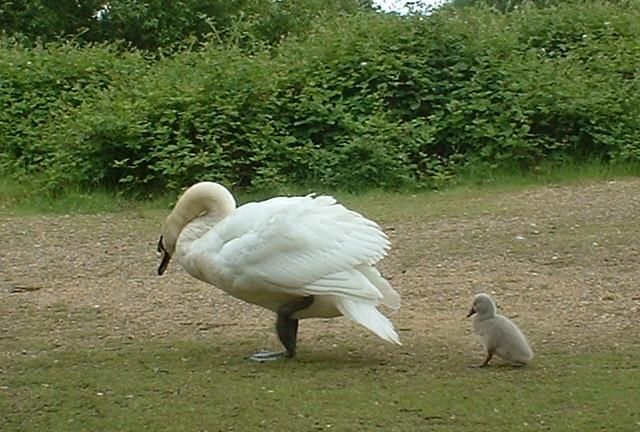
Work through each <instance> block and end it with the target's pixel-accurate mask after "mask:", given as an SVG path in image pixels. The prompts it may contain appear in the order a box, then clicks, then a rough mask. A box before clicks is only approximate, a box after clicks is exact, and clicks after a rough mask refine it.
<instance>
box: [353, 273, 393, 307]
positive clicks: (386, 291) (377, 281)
mask: <svg viewBox="0 0 640 432" xmlns="http://www.w3.org/2000/svg"><path fill="white" fill-rule="evenodd" d="M358 270H360V273H362V274H363V275H364V276H365V277H366V278H367V279H368V280H369V282H371V283H372V284H373V286H375V287H376V288H377V289H378V291H380V294H382V300H381V301H380V303H382V304H383V305H385V306H388V307H390V308H391V309H399V308H400V294H398V291H396V290H394V289H393V287H392V286H391V284H390V283H389V281H387V280H386V279H385V278H384V277H383V276H382V275H381V274H380V272H379V271H378V269H376V268H375V267H373V266H360V267H359V268H358Z"/></svg>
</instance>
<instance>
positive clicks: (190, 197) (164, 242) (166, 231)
mask: <svg viewBox="0 0 640 432" xmlns="http://www.w3.org/2000/svg"><path fill="white" fill-rule="evenodd" d="M235 208H236V200H235V199H234V198H233V195H231V192H229V191H228V190H227V189H226V188H225V187H224V186H222V185H219V184H218V183H212V182H201V183H197V184H195V185H193V186H191V187H190V188H189V189H187V190H186V191H185V192H184V193H183V194H182V196H181V197H180V199H179V200H178V202H177V203H176V205H175V207H174V208H173V210H172V211H171V213H170V214H169V216H168V217H167V219H166V220H165V222H164V225H163V226H162V233H161V235H160V240H159V241H158V253H160V255H161V260H160V266H159V267H158V274H159V275H162V274H163V273H164V272H165V270H166V269H167V267H168V266H169V261H171V257H172V256H173V254H174V253H175V251H176V244H177V243H178V237H179V236H180V233H181V232H182V229H183V228H184V227H185V226H186V225H187V224H188V223H189V222H191V221H192V220H194V219H196V218H198V217H200V216H211V217H212V220H213V221H214V222H218V221H220V220H222V219H224V218H225V217H226V216H227V215H229V214H231V213H232V212H233V211H234V210H235Z"/></svg>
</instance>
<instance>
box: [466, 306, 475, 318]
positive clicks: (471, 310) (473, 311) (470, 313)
mask: <svg viewBox="0 0 640 432" xmlns="http://www.w3.org/2000/svg"><path fill="white" fill-rule="evenodd" d="M474 313H476V310H475V309H474V308H473V306H471V309H469V313H468V314H467V318H469V317H470V316H471V315H473V314H474Z"/></svg>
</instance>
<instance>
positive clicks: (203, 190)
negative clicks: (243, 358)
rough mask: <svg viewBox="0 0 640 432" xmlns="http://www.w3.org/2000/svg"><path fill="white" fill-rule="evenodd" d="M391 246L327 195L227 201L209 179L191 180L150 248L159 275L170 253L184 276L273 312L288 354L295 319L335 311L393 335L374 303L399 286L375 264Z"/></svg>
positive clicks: (389, 299) (386, 300)
mask: <svg viewBox="0 0 640 432" xmlns="http://www.w3.org/2000/svg"><path fill="white" fill-rule="evenodd" d="M389 247H390V242H389V240H388V238H387V236H386V235H385V234H384V233H383V232H382V230H381V229H380V227H379V226H378V225H377V224H376V223H375V222H373V221H371V220H369V219H366V218H365V217H363V216H362V215H360V214H358V213H356V212H354V211H351V210H348V209H346V208H345V207H343V206H342V205H340V204H337V203H336V201H335V199H334V198H332V197H329V196H318V197H314V196H305V197H278V198H272V199H269V200H266V201H262V202H257V203H248V204H245V205H242V206H240V207H238V208H236V202H235V199H234V198H233V196H232V195H231V193H230V192H229V191H228V190H227V189H226V188H224V187H223V186H221V185H219V184H217V183H211V182H202V183H198V184H195V185H193V186H191V187H190V188H189V189H187V191H186V192H185V193H184V194H183V195H182V196H181V197H180V199H179V200H178V202H177V203H176V205H175V207H174V209H173V211H172V212H171V214H169V216H168V217H167V219H166V221H165V223H164V226H163V229H162V235H161V237H160V241H159V242H158V251H159V252H160V253H161V254H162V261H161V263H160V267H158V274H159V275H162V274H163V273H164V271H165V270H166V268H167V265H168V264H169V260H170V259H171V257H172V256H174V255H175V257H176V259H177V260H178V262H179V263H180V265H181V266H182V267H183V268H184V269H185V270H186V271H187V272H188V273H189V274H190V275H191V276H193V277H195V278H197V279H200V280H202V281H204V282H207V283H210V284H212V285H215V286H216V287H218V288H220V289H222V290H224V291H226V292H227V293H229V294H231V295H232V296H234V297H237V298H239V299H240V300H244V301H246V302H249V303H253V304H256V305H259V306H262V307H264V308H267V309H270V310H272V311H274V312H276V314H277V319H276V330H277V334H278V337H279V338H280V341H281V342H282V344H283V345H284V347H285V351H283V352H281V353H270V352H269V353H264V352H261V353H256V354H254V355H253V356H252V357H251V358H252V359H253V360H257V361H265V360H274V359H278V358H285V357H293V356H295V351H296V339H297V330H298V320H299V319H303V318H313V317H323V318H331V317H336V316H340V315H343V316H345V317H347V318H349V319H351V320H353V321H356V322H358V323H360V324H362V325H363V326H365V327H366V328H368V329H369V330H371V331H373V332H374V333H375V334H377V335H378V336H380V337H381V338H382V339H385V340H387V341H389V342H393V343H396V344H400V341H399V338H398V334H397V333H396V331H395V330H394V328H393V324H392V323H391V321H389V319H388V318H386V317H385V316H384V315H382V314H381V313H380V312H379V311H378V309H377V308H376V306H378V305H380V304H384V305H386V306H389V307H391V308H393V309H397V308H398V307H399V306H400V296H399V294H398V293H397V292H396V291H395V290H394V289H393V288H392V287H391V285H390V284H389V283H388V282H387V280H386V279H385V278H384V277H382V276H381V275H380V273H379V272H378V270H377V269H376V268H375V264H376V263H377V262H378V261H380V260H381V259H382V258H383V257H384V256H385V255H386V254H387V250H388V249H389Z"/></svg>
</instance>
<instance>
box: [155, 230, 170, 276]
mask: <svg viewBox="0 0 640 432" xmlns="http://www.w3.org/2000/svg"><path fill="white" fill-rule="evenodd" d="M158 252H159V253H161V254H162V260H161V261H160V266H159V267H158V275H160V276H162V274H163V273H164V272H165V270H166V269H167V267H168V266H169V261H171V254H170V253H169V252H167V250H166V249H165V248H164V245H163V244H162V236H160V240H159V241H158Z"/></svg>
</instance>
